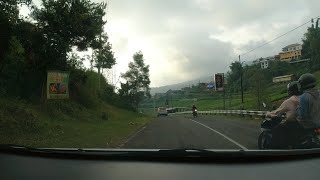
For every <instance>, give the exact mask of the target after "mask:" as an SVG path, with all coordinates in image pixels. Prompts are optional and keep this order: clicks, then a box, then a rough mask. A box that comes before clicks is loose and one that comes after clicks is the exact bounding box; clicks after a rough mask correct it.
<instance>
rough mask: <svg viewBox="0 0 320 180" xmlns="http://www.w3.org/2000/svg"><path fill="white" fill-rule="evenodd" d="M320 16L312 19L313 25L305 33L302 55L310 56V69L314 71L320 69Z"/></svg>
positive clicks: (304, 56)
mask: <svg viewBox="0 0 320 180" xmlns="http://www.w3.org/2000/svg"><path fill="white" fill-rule="evenodd" d="M319 20H320V19H319V18H318V19H317V20H316V23H315V24H314V21H313V20H312V25H311V27H309V28H308V31H307V33H305V35H304V38H303V39H302V41H303V44H302V52H303V54H302V57H303V58H310V59H311V61H310V69H311V70H312V71H314V70H319V69H320V27H319Z"/></svg>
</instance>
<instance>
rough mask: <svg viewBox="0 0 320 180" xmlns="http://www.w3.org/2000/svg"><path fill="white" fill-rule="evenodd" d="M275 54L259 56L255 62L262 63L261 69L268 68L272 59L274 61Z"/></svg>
mask: <svg viewBox="0 0 320 180" xmlns="http://www.w3.org/2000/svg"><path fill="white" fill-rule="evenodd" d="M274 60H275V56H268V57H265V58H262V57H261V58H259V59H256V60H254V61H253V63H254V64H260V66H261V69H267V68H268V67H269V64H270V61H274Z"/></svg>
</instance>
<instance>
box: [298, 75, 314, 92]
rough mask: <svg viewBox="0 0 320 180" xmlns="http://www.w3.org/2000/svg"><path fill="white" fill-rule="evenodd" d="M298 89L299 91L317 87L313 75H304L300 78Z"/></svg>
mask: <svg viewBox="0 0 320 180" xmlns="http://www.w3.org/2000/svg"><path fill="white" fill-rule="evenodd" d="M298 83H299V86H300V87H299V88H300V90H301V91H304V90H307V89H311V88H314V87H315V86H316V85H317V79H316V77H314V75H312V74H310V73H306V74H303V75H301V76H300V78H299V80H298Z"/></svg>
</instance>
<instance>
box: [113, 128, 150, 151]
mask: <svg viewBox="0 0 320 180" xmlns="http://www.w3.org/2000/svg"><path fill="white" fill-rule="evenodd" d="M145 128H146V126H144V127H142V128H140V129H139V130H138V131H137V132H135V133H134V134H132V135H131V136H130V137H129V138H128V139H127V140H126V141H125V142H124V143H122V144H121V145H120V146H119V148H121V147H123V146H124V145H125V144H127V143H128V142H129V141H131V139H133V138H134V137H136V136H137V135H138V134H139V133H140V132H142V131H143V130H144V129H145Z"/></svg>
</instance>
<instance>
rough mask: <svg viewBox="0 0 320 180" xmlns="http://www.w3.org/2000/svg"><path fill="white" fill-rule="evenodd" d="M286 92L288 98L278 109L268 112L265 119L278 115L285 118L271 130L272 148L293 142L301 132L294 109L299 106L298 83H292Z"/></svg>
mask: <svg viewBox="0 0 320 180" xmlns="http://www.w3.org/2000/svg"><path fill="white" fill-rule="evenodd" d="M287 92H288V95H289V96H290V97H289V98H288V99H287V100H285V101H284V102H283V103H282V104H281V105H280V107H279V108H278V109H276V110H274V111H272V112H268V113H267V114H266V116H267V117H276V116H278V115H279V114H283V113H285V114H286V118H285V119H284V120H283V121H282V122H281V123H280V124H279V125H278V126H277V127H275V128H274V129H272V148H276V149H278V148H283V147H286V144H288V143H292V142H294V141H295V140H296V139H297V138H298V137H299V136H300V132H302V127H301V125H300V124H299V123H298V122H297V120H296V109H297V107H298V105H299V95H300V94H301V93H300V91H299V87H298V82H297V81H293V82H291V83H289V84H288V86H287Z"/></svg>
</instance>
